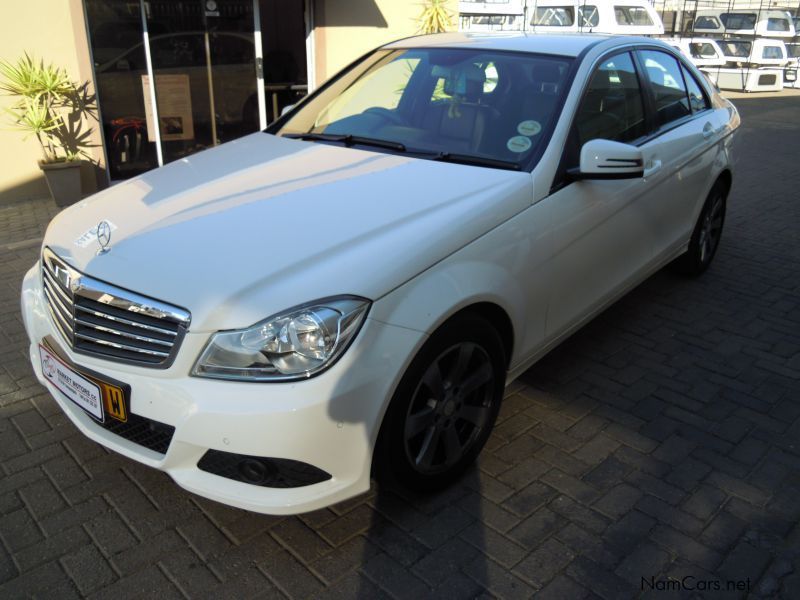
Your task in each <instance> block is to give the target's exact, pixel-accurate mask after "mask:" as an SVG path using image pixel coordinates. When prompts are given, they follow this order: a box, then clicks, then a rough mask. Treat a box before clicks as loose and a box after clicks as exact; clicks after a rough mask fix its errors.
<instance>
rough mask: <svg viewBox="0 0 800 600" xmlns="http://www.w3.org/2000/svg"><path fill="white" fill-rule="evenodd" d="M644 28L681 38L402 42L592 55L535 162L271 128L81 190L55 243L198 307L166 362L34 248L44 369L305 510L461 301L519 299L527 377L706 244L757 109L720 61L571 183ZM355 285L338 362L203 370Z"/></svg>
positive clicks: (330, 495) (177, 457) (344, 468)
mask: <svg viewBox="0 0 800 600" xmlns="http://www.w3.org/2000/svg"><path fill="white" fill-rule="evenodd" d="M637 44H646V45H649V46H655V47H657V48H660V49H663V50H665V51H666V52H668V53H672V52H673V50H671V49H670V48H669V47H668V46H667V45H665V44H661V43H660V42H657V41H655V40H648V39H638V38H624V39H621V38H603V37H599V36H542V35H537V36H533V37H527V36H522V35H517V36H503V37H500V36H497V37H488V36H468V35H464V34H449V35H440V36H435V37H420V38H412V39H409V40H403V41H400V42H396V43H394V44H392V45H390V46H389V47H392V48H406V47H409V46H418V47H430V46H445V47H473V48H474V47H478V48H491V49H497V50H516V51H522V52H525V51H527V52H548V53H551V54H562V55H565V56H579V55H581V56H582V61H581V63H580V66H579V68H578V69H577V71H576V74H575V79H574V83H573V84H572V87H571V88H570V90H569V92H568V94H567V95H566V97H565V101H564V105H563V110H562V113H561V117H560V119H559V120H558V122H557V124H556V126H555V130H554V132H553V135H552V138H551V141H550V143H549V145H548V146H547V148H546V149H545V151H544V154H543V156H542V157H541V159H540V161H539V162H538V164H537V166H536V167H535V169H534V170H533V172H532V173H529V172H525V171H522V172H513V171H507V170H497V169H492V168H485V167H476V166H466V165H457V164H445V163H441V162H433V161H427V160H424V159H420V158H411V157H407V156H402V155H393V154H385V153H380V152H372V151H363V150H355V149H350V148H345V147H338V146H328V145H314V144H311V143H309V142H302V141H296V140H289V139H283V138H276V137H274V136H270V135H266V134H262V133H258V134H254V135H252V136H249V137H246V138H243V139H241V140H238V141H236V142H231V143H228V144H225V145H223V146H221V147H219V148H216V149H213V150H208V151H205V152H202V153H200V154H197V155H194V156H192V157H189V158H186V159H182V160H180V161H177V162H175V163H172V164H169V165H167V166H165V167H163V168H161V169H157V170H154V171H151V172H149V173H147V174H145V175H142V176H140V177H137V178H136V179H133V180H131V181H129V182H126V183H123V184H120V185H118V186H115V187H113V188H111V189H109V190H106V191H104V192H101V193H99V194H97V195H95V196H94V197H93V198H90V199H88V200H86V201H83V202H81V203H80V204H78V205H76V206H74V207H72V208H69V209H67V210H65V211H64V212H62V213H61V214H60V215H58V216H57V217H56V218H55V219H54V220H53V222H52V223H51V225H50V226H49V228H48V230H47V233H46V235H45V238H44V242H43V246H44V247H48V248H50V249H52V250H53V251H54V252H55V253H56V254H58V255H59V256H61V257H62V259H64V260H65V261H66V262H68V263H69V265H70V266H71V267H73V268H75V269H77V270H79V271H82V272H85V273H87V274H89V275H91V276H92V277H95V278H97V279H101V280H106V281H109V282H111V283H113V284H114V285H116V286H119V287H122V288H127V289H129V290H135V291H136V292H137V293H140V294H144V295H147V296H150V297H153V298H158V299H162V300H164V301H166V302H169V303H171V304H175V305H178V306H182V307H185V308H186V309H187V310H189V311H190V312H191V317H192V321H191V326H190V328H189V332H188V334H187V335H186V337H185V339H184V340H183V343H182V345H181V347H180V350H179V352H178V353H177V356H176V358H175V361H174V363H173V364H172V365H171V366H169V368H166V369H163V370H154V369H149V368H143V367H141V366H137V365H130V364H122V363H117V362H110V361H108V360H105V359H102V358H99V357H96V356H87V355H83V354H78V353H75V352H74V351H72V350H71V349H70V348H69V346H68V345H67V344H66V343H65V342H64V340H63V339H62V338H61V337H60V335H59V333H58V331H57V330H56V328H55V326H54V323H53V320H52V318H51V316H50V315H49V313H48V308H47V306H46V301H45V298H44V295H43V291H42V279H41V277H42V276H41V270H40V267H39V265H35V266H34V267H33V268H32V269H31V270H30V271H29V272H28V273H27V275H26V277H25V280H24V282H23V289H22V309H23V318H24V323H25V328H26V331H27V333H28V336H29V338H30V342H31V345H30V358H31V362H32V364H33V367H34V370H35V372H36V375H37V377H38V379H39V380H40V381H41V382H42V384H43V385H46V386H47V387H48V389H49V390H50V392H51V393H52V394H53V396H54V398H55V399H56V401H57V402H58V404H59V405H60V406H61V408H62V409H63V410H64V411H65V413H66V414H67V415H68V416H69V418H70V419H71V420H72V421H73V423H75V425H76V426H77V427H78V428H79V429H80V430H81V431H82V432H83V433H84V434H85V435H87V436H88V437H89V438H91V439H93V440H95V441H97V442H99V443H101V444H103V445H105V446H107V447H109V448H111V449H113V450H115V451H117V452H119V453H121V454H124V455H126V456H128V457H130V458H132V459H134V460H137V461H140V462H142V463H144V464H147V465H150V466H153V467H156V468H159V469H162V470H164V471H166V472H167V473H168V474H169V475H170V476H171V477H172V478H173V479H174V480H175V481H176V482H177V483H178V484H179V485H181V486H182V487H184V488H186V489H188V490H190V491H193V492H195V493H197V494H200V495H202V496H206V497H208V498H212V499H214V500H218V501H220V502H224V503H227V504H231V505H234V506H239V507H242V508H246V509H249V510H254V511H259V512H264V513H271V514H286V513H298V512H304V511H309V510H314V509H317V508H320V507H323V506H327V505H330V504H332V503H334V502H338V501H341V500H344V499H346V498H349V497H351V496H354V495H356V494H359V493H361V492H364V491H366V490H367V489H368V488H369V485H370V467H371V464H372V454H373V448H374V445H375V441H376V437H377V434H378V431H379V428H380V424H381V419H382V417H383V414H384V412H385V411H386V408H387V404H388V402H389V400H390V399H391V397H392V394H393V391H394V389H395V387H396V385H397V382H398V381H399V379H400V378H401V377H402V375H403V373H404V371H405V369H406V367H407V366H408V364H409V362H410V361H411V359H412V358H413V357H414V355H415V353H416V352H417V350H418V349H419V348H420V347H421V346H422V344H423V343H424V342H425V341H426V340H427V339H428V337H429V336H430V335H431V334H433V333H434V332H435V330H436V328H437V327H438V326H439V325H441V324H442V323H443V322H445V321H446V320H447V319H448V318H449V317H450V316H452V315H453V314H455V313H456V312H457V311H459V310H460V309H462V308H464V307H467V306H470V305H472V304H475V303H478V302H480V303H491V304H494V305H495V306H496V307H499V308H500V309H502V310H503V311H504V312H505V313H506V314H507V315H508V318H509V321H510V322H511V325H512V327H513V337H514V341H513V351H512V353H511V356H510V364H509V367H508V381H511V380H513V379H514V378H515V377H516V376H517V375H519V374H520V373H521V372H523V371H524V370H525V369H527V368H528V367H529V366H530V365H531V364H533V363H534V362H535V361H536V360H537V359H538V358H539V357H541V356H542V355H543V354H544V353H546V352H547V351H548V350H549V349H550V348H552V347H553V346H555V345H556V344H558V343H559V342H560V341H561V340H563V339H564V338H565V337H566V336H568V335H569V334H570V333H571V332H573V331H574V330H575V329H577V328H578V327H580V326H581V325H582V324H583V323H585V322H586V321H588V320H589V319H591V318H592V317H593V316H594V315H595V314H597V313H598V312H599V311H601V310H602V309H603V308H605V307H606V306H608V305H609V303H611V302H612V301H613V300H614V299H616V298H618V297H619V296H620V295H622V294H624V293H625V292H627V291H628V290H630V289H631V288H633V287H634V286H636V285H637V284H639V283H640V282H641V281H642V280H643V279H644V278H645V277H647V276H648V275H649V274H651V273H653V272H654V271H656V270H657V269H659V268H661V267H662V266H664V265H665V264H666V263H668V262H669V261H670V260H672V259H673V258H675V257H676V256H678V255H679V254H680V253H681V252H682V251H684V250H685V249H686V248H687V244H688V241H689V237H690V234H691V232H692V228H693V226H694V223H695V221H696V220H697V216H698V214H699V211H700V209H701V206H702V204H703V202H704V199H705V198H706V196H707V194H708V192H709V190H710V189H711V187H712V185H713V184H714V182H715V181H716V179H717V178H718V177H719V176H720V174H722V173H723V172H724V171H730V170H731V168H732V167H731V165H732V160H731V144H732V140H733V135H732V134H733V132H734V130H735V129H736V127H737V126H738V123H739V120H738V114H737V112H736V110H735V108H733V106H732V105H731V104H730V103H729V102H727V101H726V100H724V99H722V98H721V97H720V96H719V95H718V94H717V93H716V91H715V90H713V89H712V88H711V87H710V86H709V85H707V83H706V82H705V80H704V79H703V78H702V77H699V76H698V78H699V79H700V81H702V82H703V85H704V86H705V92H706V93H707V94H708V95H709V97H710V98H711V99H712V102H713V106H712V108H711V109H710V110H707V111H705V112H703V113H699V114H698V115H696V116H695V117H692V118H689V119H688V120H686V121H685V122H683V124H682V125H680V126H679V127H675V128H673V129H671V130H669V131H667V132H664V133H662V134H661V135H659V136H656V137H653V138H652V139H650V140H649V141H647V142H646V143H644V144H642V145H641V146H640V150H641V152H642V155H643V158H644V165H645V176H644V177H642V178H639V179H626V180H618V181H579V182H575V183H572V184H570V185H566V186H564V187H561V188H560V189H555V190H554V189H551V186H552V182H553V181H554V177H555V174H556V172H557V170H558V166H559V162H560V159H561V154H562V148H563V146H564V143H565V140H566V137H567V133H568V130H569V128H570V124H571V120H572V115H573V114H574V112H575V110H576V107H577V105H578V103H579V102H580V98H581V97H582V94H583V89H584V86H585V84H586V82H587V80H588V78H589V76H590V74H591V73H592V70H593V69H594V67H595V65H596V64H598V61H599V60H600V59H601V57H603V56H604V55H607V53H608V52H610V51H614V50H615V49H625V48H628V49H629V48H632V47H634V46H635V45H637ZM582 52H583V53H584V54H583V55H582V54H581V53H582ZM687 68H688V69H690V70H692V69H694V68H693V67H691V65H687ZM693 72H694V73H695V74H697V71H696V70H694V71H693ZM434 190H435V193H432V191H434ZM103 219H106V220H108V221H110V222H112V223H114V225H115V226H116V230H114V231H113V233H112V241H111V251H110V252H107V253H105V254H99V255H98V253H97V248H96V247H90V245H89V246H86V247H81V246H80V245H76V243H75V241H76V240H78V239H79V238H80V237H81V236H82V235H83V234H85V233H86V232H87V230H90V229H91V228H92V227H95V226H96V225H97V223H98V221H100V220H103ZM341 294H354V295H359V296H363V297H365V298H368V299H369V300H371V301H372V306H371V308H370V312H369V315H368V318H367V319H366V321H365V323H364V325H363V327H362V330H361V331H360V332H359V333H358V335H357V336H356V338H355V340H354V342H353V344H352V346H351V347H350V348H349V349H348V350H347V351H346V352H345V353H344V355H343V356H342V358H341V359H340V360H339V361H338V362H337V363H336V364H335V365H333V366H332V367H331V368H330V369H328V370H327V371H324V372H323V373H321V374H320V375H318V376H315V377H312V378H310V379H307V380H304V381H295V382H291V383H280V384H277V383H264V384H262V383H244V382H231V381H220V380H212V379H202V378H197V377H190V376H189V372H190V371H191V369H192V366H193V365H194V363H195V361H196V360H197V358H198V356H199V355H200V353H201V351H202V349H203V348H204V347H205V345H206V343H207V342H208V341H209V338H210V336H211V335H212V334H213V332H215V331H218V330H224V329H234V328H243V327H248V326H250V325H251V324H253V323H255V322H257V321H260V320H261V319H264V318H265V317H267V316H269V315H271V314H274V313H277V312H280V311H283V310H286V309H288V308H290V307H292V306H297V305H299V304H301V303H304V302H307V301H310V300H313V299H317V298H323V297H329V296H336V295H341ZM45 338H49V339H50V340H52V341H54V342H55V343H56V344H57V346H58V349H59V351H60V352H61V353H62V355H63V356H64V357H66V358H67V359H68V360H69V361H70V362H72V363H74V364H75V365H77V366H78V367H80V368H84V369H88V370H91V371H94V372H97V373H100V374H102V375H103V376H106V377H109V378H112V379H115V380H118V381H120V382H125V383H127V384H129V385H130V386H131V390H132V399H131V407H130V409H131V411H132V412H134V413H137V414H139V415H142V416H144V417H147V418H150V419H153V420H156V421H160V422H162V423H166V424H170V425H172V426H174V427H175V428H176V429H175V434H174V437H173V439H172V442H171V445H170V447H169V450H168V451H167V452H166V454H165V455H163V456H162V455H159V454H157V453H155V452H152V451H150V450H147V449H144V448H142V447H141V446H138V445H136V444H134V443H131V442H129V441H127V440H125V439H123V438H121V437H119V436H116V435H113V434H111V433H109V432H108V431H106V430H105V429H102V428H101V427H98V426H97V424H96V423H94V422H93V420H92V419H91V418H90V417H88V416H87V415H86V414H85V413H84V412H83V411H82V410H81V409H79V408H77V407H76V406H75V405H74V404H72V403H70V402H69V401H68V400H66V399H65V398H64V397H63V396H62V395H60V394H59V392H58V391H57V390H56V389H55V388H54V387H52V384H50V383H48V381H47V379H46V378H45V377H44V376H43V374H42V369H41V363H40V361H39V358H38V357H39V350H38V348H39V343H40V342H41V341H42V340H43V339H45ZM208 449H216V450H223V451H227V452H233V453H238V454H247V455H254V456H268V457H277V458H289V459H293V460H299V461H303V462H306V463H309V464H311V465H314V466H316V467H318V468H321V469H324V470H325V471H327V472H328V473H330V474H331V475H332V478H331V479H329V480H328V481H324V482H322V483H317V484H314V485H310V486H306V487H300V488H289V489H276V488H264V487H259V486H253V485H249V484H246V483H241V482H238V481H233V480H230V479H226V478H223V477H220V476H217V475H212V474H210V473H207V472H205V471H201V470H200V469H198V467H197V462H198V460H199V459H200V457H202V456H203V454H204V453H205V452H206V451H207V450H208Z"/></svg>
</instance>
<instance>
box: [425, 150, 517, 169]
mask: <svg viewBox="0 0 800 600" xmlns="http://www.w3.org/2000/svg"><path fill="white" fill-rule="evenodd" d="M431 160H438V161H441V162H452V163H460V164H462V165H475V166H478V167H494V168H495V169H508V170H509V171H519V170H520V167H519V165H518V164H517V163H515V162H511V161H510V160H498V159H496V158H485V157H483V156H473V155H472V154H457V153H453V152H439V153H437V154H434V155H433V156H432V157H431Z"/></svg>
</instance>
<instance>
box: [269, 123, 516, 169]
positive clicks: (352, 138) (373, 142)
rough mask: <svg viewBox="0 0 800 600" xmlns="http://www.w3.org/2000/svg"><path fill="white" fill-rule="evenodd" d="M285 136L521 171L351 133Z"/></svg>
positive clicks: (493, 160) (513, 165)
mask: <svg viewBox="0 0 800 600" xmlns="http://www.w3.org/2000/svg"><path fill="white" fill-rule="evenodd" d="M283 137H287V138H291V139H293V140H304V141H320V142H339V143H341V144H344V145H345V146H348V147H350V146H373V147H375V148H386V149H387V150H394V151H395V152H408V153H410V154H414V155H416V156H419V157H422V158H427V159H428V160H437V161H441V162H451V163H459V164H462V165H475V166H478V167H492V168H495V169H507V170H509V171H519V170H520V166H519V165H518V164H517V163H515V162H511V161H509V160H498V159H496V158H485V157H483V156H473V155H472V154H458V153H455V152H435V151H430V150H418V149H416V148H411V149H408V148H406V146H405V144H402V143H400V142H393V141H390V140H381V139H377V138H370V137H363V136H360V135H352V134H349V133H342V134H339V133H312V132H308V133H287V134H285V135H284V136H283Z"/></svg>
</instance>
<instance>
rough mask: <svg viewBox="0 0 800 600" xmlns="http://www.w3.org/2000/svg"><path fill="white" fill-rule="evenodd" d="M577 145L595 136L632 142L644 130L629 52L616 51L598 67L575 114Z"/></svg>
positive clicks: (639, 98)
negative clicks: (617, 52)
mask: <svg viewBox="0 0 800 600" xmlns="http://www.w3.org/2000/svg"><path fill="white" fill-rule="evenodd" d="M574 127H575V131H574V133H575V136H576V141H577V143H578V145H579V146H583V144H585V143H586V142H588V141H589V140H593V139H596V138H601V139H606V140H613V141H617V142H631V141H633V140H635V139H637V138H639V137H641V136H643V135H644V134H645V133H646V127H645V121H644V104H643V100H642V90H641V88H640V87H639V80H638V78H637V76H636V69H635V67H634V66H633V60H632V59H631V55H630V54H629V53H627V52H625V53H623V54H618V55H616V56H614V57H612V58H610V59H608V60H605V61H603V63H602V64H601V65H600V66H599V67H597V70H596V71H595V72H594V75H592V78H591V80H590V82H589V87H588V88H587V90H586V93H585V95H584V97H583V100H582V101H581V104H580V106H579V107H578V112H577V113H576V115H575V125H574Z"/></svg>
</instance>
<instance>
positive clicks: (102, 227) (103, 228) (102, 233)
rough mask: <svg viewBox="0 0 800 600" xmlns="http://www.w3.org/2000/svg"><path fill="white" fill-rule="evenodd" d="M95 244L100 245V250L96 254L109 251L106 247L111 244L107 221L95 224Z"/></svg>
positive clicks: (109, 228) (109, 227)
mask: <svg viewBox="0 0 800 600" xmlns="http://www.w3.org/2000/svg"><path fill="white" fill-rule="evenodd" d="M97 243H98V244H100V250H98V251H97V253H98V254H105V253H106V252H108V251H109V250H111V248H109V247H108V245H109V244H110V243H111V225H109V223H108V221H100V222H99V223H98V224H97Z"/></svg>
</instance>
